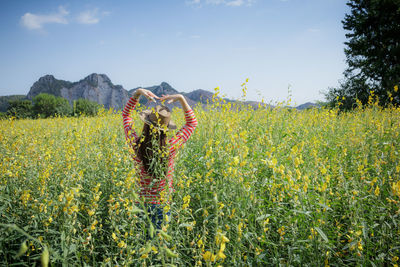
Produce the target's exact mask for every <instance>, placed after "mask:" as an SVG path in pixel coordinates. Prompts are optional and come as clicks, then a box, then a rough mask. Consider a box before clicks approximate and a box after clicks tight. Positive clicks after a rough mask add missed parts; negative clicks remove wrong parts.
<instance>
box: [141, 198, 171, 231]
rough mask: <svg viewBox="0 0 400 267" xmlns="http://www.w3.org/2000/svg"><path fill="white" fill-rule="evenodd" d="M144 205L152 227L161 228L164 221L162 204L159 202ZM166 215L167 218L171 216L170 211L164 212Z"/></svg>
mask: <svg viewBox="0 0 400 267" xmlns="http://www.w3.org/2000/svg"><path fill="white" fill-rule="evenodd" d="M145 205H146V207H147V212H148V215H149V217H150V219H151V222H152V223H153V225H154V227H155V228H156V229H161V225H162V223H163V222H164V221H166V218H164V213H163V208H164V205H160V204H145ZM166 215H168V218H171V217H170V216H171V212H170V211H168V212H167V213H166Z"/></svg>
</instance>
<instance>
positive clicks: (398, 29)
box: [326, 0, 400, 110]
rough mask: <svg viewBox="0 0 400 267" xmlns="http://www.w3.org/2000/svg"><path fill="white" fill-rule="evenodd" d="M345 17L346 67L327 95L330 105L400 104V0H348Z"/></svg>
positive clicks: (343, 106) (341, 106) (384, 105)
mask: <svg viewBox="0 0 400 267" xmlns="http://www.w3.org/2000/svg"><path fill="white" fill-rule="evenodd" d="M347 5H348V6H349V7H350V13H349V14H346V15H345V17H344V20H343V21H342V24H343V28H344V29H345V30H346V31H347V33H346V38H347V41H346V42H345V46H346V47H345V50H344V52H345V54H346V58H347V59H346V62H347V68H346V70H345V71H344V73H343V74H344V78H343V80H342V81H341V82H340V85H339V86H338V87H336V88H330V89H329V90H328V93H327V94H326V99H327V100H328V102H329V103H330V105H331V106H338V105H339V107H340V108H341V109H345V110H348V109H352V108H353V107H355V106H357V103H362V104H363V105H366V104H368V103H369V102H370V101H371V96H373V98H374V101H376V99H379V105H381V106H383V107H386V106H389V105H395V106H399V105H400V90H399V89H398V87H399V86H400V0H384V1H381V0H379V1H377V0H348V2H347Z"/></svg>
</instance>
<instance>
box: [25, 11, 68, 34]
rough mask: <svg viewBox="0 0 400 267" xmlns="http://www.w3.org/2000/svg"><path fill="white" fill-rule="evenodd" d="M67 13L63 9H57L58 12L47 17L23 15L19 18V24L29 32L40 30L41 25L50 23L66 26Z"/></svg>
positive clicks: (30, 14)
mask: <svg viewBox="0 0 400 267" xmlns="http://www.w3.org/2000/svg"><path fill="white" fill-rule="evenodd" d="M68 14H69V12H68V11H67V10H66V9H65V8H64V7H63V6H59V7H58V12H57V13H53V14H47V15H40V14H32V13H29V12H28V13H25V14H24V15H23V16H22V17H21V24H22V26H24V27H25V28H27V29H29V30H40V29H42V28H43V25H45V24H50V23H59V24H68V20H67V18H66V16H67V15H68Z"/></svg>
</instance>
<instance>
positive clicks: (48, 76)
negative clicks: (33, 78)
mask: <svg viewBox="0 0 400 267" xmlns="http://www.w3.org/2000/svg"><path fill="white" fill-rule="evenodd" d="M55 80H56V78H54V76H53V75H51V74H46V75H44V76H42V77H40V78H39V80H38V81H39V82H41V83H49V82H53V81H55Z"/></svg>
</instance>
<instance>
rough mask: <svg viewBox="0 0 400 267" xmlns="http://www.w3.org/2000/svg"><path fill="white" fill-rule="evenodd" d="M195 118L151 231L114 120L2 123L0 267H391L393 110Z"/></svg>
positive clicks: (396, 198)
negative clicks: (45, 253) (159, 224)
mask: <svg viewBox="0 0 400 267" xmlns="http://www.w3.org/2000/svg"><path fill="white" fill-rule="evenodd" d="M181 113H182V112H181V111H180V110H175V111H174V113H173V119H174V121H176V122H177V124H178V125H182V124H183V123H184V120H183V115H182V114H181ZM195 114H196V117H197V119H198V121H199V124H198V127H197V128H196V130H195V133H194V134H193V136H192V137H191V139H189V141H188V142H187V143H186V145H185V147H184V148H183V149H182V150H181V151H180V152H179V154H178V157H177V159H176V168H175V169H176V171H175V177H174V184H175V189H176V191H175V193H174V195H173V201H172V202H171V205H169V206H167V207H166V208H165V211H167V210H169V211H170V212H171V218H170V222H169V224H168V225H164V227H163V231H155V232H153V230H154V229H151V228H152V227H151V226H150V224H149V222H148V220H147V218H146V215H145V212H144V211H143V209H142V207H141V206H140V205H136V204H135V202H136V201H137V195H136V193H135V190H136V188H135V182H136V181H137V179H138V177H137V175H136V173H135V168H134V163H133V160H132V159H131V158H130V154H129V148H128V146H127V145H126V143H125V137H124V133H123V128H122V119H121V115H120V114H112V113H108V112H102V113H101V114H100V115H99V116H97V117H94V118H85V117H83V118H52V119H38V120H12V119H11V120H4V121H0V152H1V155H2V157H1V162H0V229H1V235H0V265H6V266H7V265H11V264H21V265H26V266H32V265H33V264H35V263H37V262H38V261H39V257H40V255H41V254H42V250H43V249H44V247H48V250H49V253H50V262H51V263H52V264H54V265H60V264H65V265H87V266H115V265H120V266H125V265H126V266H128V265H131V266H138V265H141V266H150V265H156V264H159V265H167V264H170V265H178V266H185V265H186V266H214V265H215V266H218V265H221V266H257V265H258V266H265V265H274V266H276V265H283V266H288V265H293V266H300V265H309V266H322V265H332V266H344V265H353V266H355V265H364V266H369V265H376V266H383V265H394V266H397V265H396V264H397V262H398V259H399V256H400V226H399V223H400V219H399V214H400V206H399V205H400V179H399V173H400V165H399V157H400V155H399V153H400V141H399V140H400V138H399V134H400V109H396V108H389V109H384V110H383V109H380V108H379V107H377V106H376V105H371V106H368V107H359V108H358V109H356V110H354V111H352V112H348V113H339V111H338V109H333V110H328V109H310V110H305V111H302V112H299V111H296V110H291V109H287V108H283V107H280V108H279V107H278V108H275V109H264V108H260V109H258V110H255V111H254V110H252V109H250V108H248V107H244V106H240V105H235V104H232V103H223V102H219V101H215V102H214V103H213V104H212V105H210V106H209V107H208V108H207V110H204V109H203V108H201V107H196V108H195ZM133 117H134V118H138V116H136V114H133ZM135 123H136V125H137V126H138V127H137V130H139V128H140V127H139V125H142V123H141V121H140V120H139V119H137V120H136V121H135ZM16 229H17V230H16ZM150 232H152V234H153V235H154V238H153V239H149V238H148V235H149V233H150ZM25 240H27V244H28V250H27V252H26V253H24V254H23V255H22V256H20V257H15V256H16V254H17V252H18V250H19V248H20V245H21V243H23V242H24V241H25Z"/></svg>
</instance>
